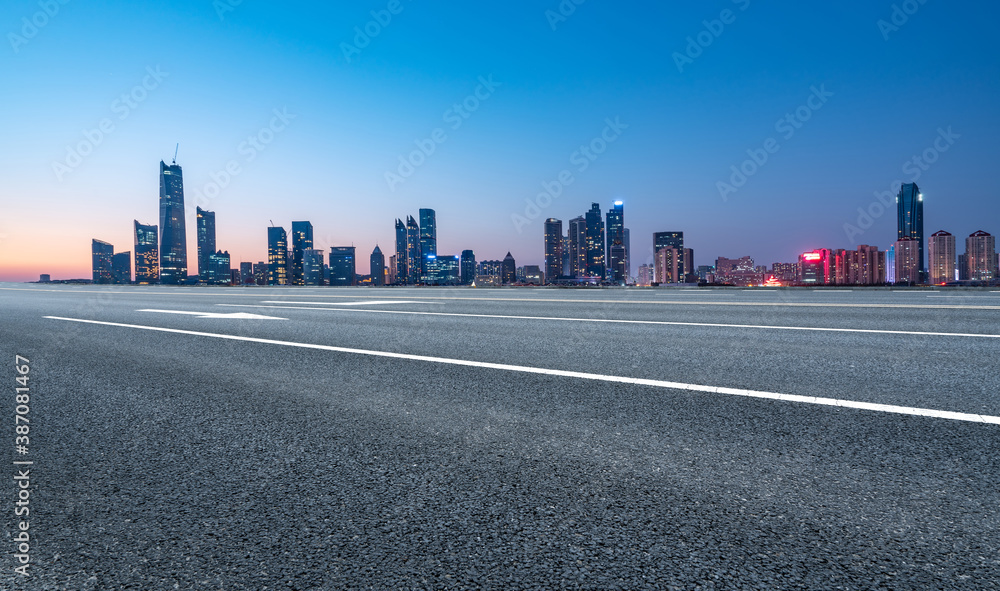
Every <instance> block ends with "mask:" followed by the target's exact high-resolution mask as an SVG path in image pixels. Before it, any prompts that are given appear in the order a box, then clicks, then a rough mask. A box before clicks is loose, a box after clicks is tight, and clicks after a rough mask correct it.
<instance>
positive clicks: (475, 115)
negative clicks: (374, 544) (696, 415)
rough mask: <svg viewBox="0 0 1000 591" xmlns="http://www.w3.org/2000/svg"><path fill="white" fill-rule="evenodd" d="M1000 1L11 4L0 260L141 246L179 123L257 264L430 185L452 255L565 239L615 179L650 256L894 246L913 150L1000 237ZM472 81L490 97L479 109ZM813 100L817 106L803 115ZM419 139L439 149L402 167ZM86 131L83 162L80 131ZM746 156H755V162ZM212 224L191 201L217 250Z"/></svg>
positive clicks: (373, 222) (383, 237)
mask: <svg viewBox="0 0 1000 591" xmlns="http://www.w3.org/2000/svg"><path fill="white" fill-rule="evenodd" d="M64 1H65V0H64ZM46 7H47V8H48V9H49V12H50V13H53V14H52V15H51V16H50V15H48V14H45V13H44V9H45V8H46ZM55 7H57V8H58V10H56V9H55ZM568 7H572V11H571V10H569V8H568ZM390 9H392V10H394V11H395V12H396V14H391V12H390ZM904 9H905V11H904ZM560 10H562V12H563V14H562V15H560V16H559V17H558V18H556V17H554V16H553V15H559V14H560ZM373 11H374V12H375V14H374V15H373ZM727 11H728V12H727ZM907 12H909V13H910V14H907ZM997 12H998V9H997V8H996V7H995V6H993V5H988V6H984V5H983V4H982V3H979V2H971V1H959V2H950V3H945V2H941V1H940V0H927V1H926V2H925V3H923V4H921V3H920V2H919V1H917V0H912V1H911V2H908V3H904V2H896V3H895V4H894V3H893V2H886V3H884V4H883V3H881V2H860V1H846V2H839V3H823V4H818V5H815V6H812V5H803V4H802V3H793V2H771V3H764V2H758V1H755V0H739V1H738V2H734V1H731V0H720V1H713V2H703V3H698V4H697V5H692V4H691V3H684V4H680V3H652V2H631V3H629V2H625V3H610V2H602V1H598V0H586V1H585V2H582V3H581V4H579V5H577V4H574V3H573V2H571V1H567V2H564V3H562V5H561V4H560V2H557V1H551V2H544V1H543V2H505V3H486V4H482V5H478V4H477V5H471V6H456V5H455V4H454V3H445V2H432V1H421V0H399V2H398V4H396V3H391V2H389V1H388V0H380V1H373V2H354V3H350V5H349V6H341V5H339V3H338V4H337V5H334V6H331V5H328V4H327V3H319V2H294V1H293V2H281V3H276V2H264V1H260V0H257V1H255V0H244V1H243V2H240V3H236V0H218V1H216V2H213V1H212V0H198V1H195V0H187V1H173V2H142V3H125V2H109V1H105V2H100V1H96V2H80V1H76V0H68V1H65V3H62V2H60V0H51V2H50V3H46V2H45V1H43V2H41V3H39V2H37V1H36V2H27V1H20V0H16V1H10V2H7V3H5V9H4V11H3V15H2V19H0V31H2V32H3V33H4V36H5V40H6V41H5V45H3V46H0V68H2V69H3V71H4V73H5V76H4V80H5V84H4V86H5V88H4V92H3V94H2V99H0V101H2V105H3V107H4V108H3V112H4V114H5V131H6V133H5V139H6V140H7V141H5V142H4V144H3V146H2V147H0V154H2V158H0V174H2V175H3V178H4V179H5V181H6V182H5V183H4V184H3V186H2V187H0V207H2V211H3V215H2V216H0V279H13V280H24V279H35V278H37V275H38V273H44V272H51V273H52V274H53V275H54V276H59V277H63V276H77V277H86V276H88V275H89V265H90V262H89V252H90V250H89V249H90V239H91V238H99V239H103V240H106V241H109V242H112V243H113V244H115V245H116V247H118V249H119V250H130V249H131V240H132V236H131V223H132V220H133V219H138V220H140V221H143V222H146V223H158V220H157V217H158V209H157V196H158V184H157V182H158V181H157V170H158V168H157V167H158V163H159V160H160V159H165V160H167V161H169V160H170V159H171V158H172V157H173V153H174V147H175V144H176V143H180V155H179V157H178V163H179V164H181V165H182V166H183V167H184V175H185V188H186V195H187V200H188V203H189V204H190V205H191V206H192V212H193V206H194V205H195V204H201V205H203V206H204V207H206V208H207V209H211V210H214V211H215V212H216V216H217V231H218V244H219V247H220V248H223V249H226V250H229V251H230V252H231V253H232V255H233V259H234V261H259V260H263V259H264V258H265V255H266V226H267V225H269V224H270V221H271V220H273V222H274V223H275V224H278V225H283V226H285V227H286V228H288V227H289V226H290V225H291V221H292V220H299V219H305V220H310V221H312V222H313V225H314V226H315V235H316V240H317V243H318V247H319V248H327V247H329V246H331V245H347V244H354V245H356V246H357V247H358V249H359V254H361V253H363V254H367V253H368V252H370V251H371V250H372V248H374V246H375V244H376V243H380V244H381V245H382V247H383V250H391V248H392V241H393V220H394V219H395V218H396V217H404V216H406V215H408V214H411V215H416V213H417V209H418V208H421V207H431V208H434V209H436V210H437V212H438V234H439V242H440V246H439V251H440V252H442V253H455V254H458V253H459V252H460V251H461V250H464V249H467V248H471V249H474V250H475V251H476V254H477V256H478V258H480V259H487V258H502V257H503V255H504V254H505V253H506V252H507V251H511V252H512V253H513V254H514V256H515V258H516V259H517V260H518V263H519V264H540V263H541V262H542V223H541V222H542V219H544V218H545V217H556V218H559V219H562V220H564V221H568V220H569V219H571V218H573V217H575V216H577V215H581V214H582V213H583V212H584V211H585V210H587V209H589V206H590V203H591V202H598V203H600V204H601V205H602V209H604V210H606V209H607V208H608V206H609V205H610V203H611V202H612V201H613V200H615V199H622V200H624V202H625V219H626V226H627V227H629V228H630V229H631V231H632V233H631V234H632V248H633V273H634V272H635V268H636V266H637V264H638V263H642V262H645V259H646V258H648V257H649V256H650V254H649V252H648V251H649V250H650V248H651V242H652V240H651V237H652V233H653V232H654V231H666V230H682V231H684V232H685V237H686V240H687V243H688V246H691V247H693V248H694V249H695V255H696V262H697V264H710V263H711V262H713V261H714V259H715V258H716V257H718V256H727V257H738V256H743V255H750V256H753V257H754V258H755V259H756V260H757V262H758V263H759V264H770V263H772V262H776V261H793V260H795V258H796V257H797V255H798V253H800V252H802V251H804V250H807V249H812V248H820V247H827V248H847V247H853V246H856V245H857V244H862V243H864V244H875V245H878V246H880V247H882V248H886V247H888V246H889V244H890V243H891V242H892V241H893V240H894V239H895V216H894V212H893V211H888V212H885V213H882V211H881V210H883V209H885V208H884V207H882V206H881V204H880V202H879V199H878V198H877V197H876V193H877V192H884V191H887V190H889V188H890V185H891V184H892V183H893V182H896V181H902V180H905V181H909V180H914V179H913V177H914V176H915V171H919V173H920V178H919V179H917V182H918V183H919V184H920V186H921V189H922V190H923V192H924V193H925V196H926V198H925V204H926V205H925V207H926V209H925V219H926V226H927V227H926V230H927V233H928V234H930V233H931V232H933V231H936V230H939V229H945V230H948V231H950V232H952V233H954V234H956V235H958V236H960V237H961V236H966V235H968V234H970V233H971V232H973V231H975V230H979V229H983V230H987V231H989V232H992V233H994V234H996V233H998V232H1000V215H998V214H1000V205H998V200H997V199H996V195H995V194H994V191H993V186H994V183H993V182H991V181H992V180H993V179H992V176H993V175H992V172H993V166H992V164H993V163H994V162H996V161H997V157H998V155H1000V146H998V144H997V142H996V141H995V138H996V137H998V132H1000V114H998V109H997V98H996V97H997V96H1000V93H998V90H1000V89H998V86H1000V68H998V65H1000V57H998V56H1000V41H998V40H997V37H996V35H994V34H993V31H992V30H991V27H992V24H993V23H994V22H995V21H996V17H997V14H996V13H997ZM894 13H895V14H894ZM40 14H41V15H42V16H39V15H40ZM387 16H391V20H389V19H388V18H387ZM376 18H380V19H381V20H382V21H383V22H385V23H387V24H385V25H381V24H376V23H374V21H375V20H376ZM24 19H27V22H29V23H30V22H31V21H32V20H34V22H35V24H32V25H28V26H26V25H25V22H26V21H25V20H24ZM893 19H895V24H892V23H893ZM880 21H882V22H883V24H882V25H881V26H880V24H879V23H880ZM38 24H41V26H37V25H38ZM887 24H888V26H887ZM366 27H367V28H368V30H369V32H377V34H376V35H374V36H372V37H371V38H369V39H367V43H366V40H365V39H364V38H358V37H357V30H358V29H361V30H364V29H365V28H366ZM699 39H700V40H701V41H702V45H704V47H702V45H698V41H699ZM691 40H694V45H692V42H691ZM358 41H360V43H357V42H358ZM358 45H364V47H358ZM346 46H354V47H355V49H356V50H352V49H348V50H347V51H346V52H345V47H346ZM345 53H349V54H350V59H348V57H347V56H346V55H345ZM679 55H680V56H685V57H684V58H682V59H681V60H680V65H678V56H679ZM151 71H152V72H157V73H158V74H157V75H156V76H151V75H150V74H149V72H151ZM481 80H488V81H490V80H491V81H492V84H491V86H493V88H491V89H490V90H488V91H487V90H486V89H484V88H483V87H481V84H482V82H481ZM144 83H145V84H146V87H145V88H143V86H142V85H143V84H144ZM137 89H138V90H137ZM477 89H478V91H479V95H480V96H479V98H478V99H469V97H473V96H475V93H476V92H477ZM816 89H818V90H821V94H822V96H823V97H824V98H823V101H822V102H821V101H819V100H818V99H816V98H813V99H810V97H811V96H812V95H814V92H815V90H816ZM123 95H125V97H126V98H125V99H123V98H122V97H123ZM466 99H469V101H468V104H469V105H474V106H475V107H476V108H475V109H474V110H473V111H472V112H467V113H466V115H468V117H467V118H462V119H460V120H457V119H455V117H454V114H455V111H454V105H456V104H461V103H462V102H463V101H466ZM276 111H277V112H279V113H285V114H286V115H285V116H284V118H277V119H276V116H275V112H276ZM796 113H798V115H796ZM788 114H792V115H793V118H794V117H798V116H802V119H803V120H798V119H795V124H794V127H789V124H787V123H786V124H784V125H781V126H779V125H778V122H779V121H780V120H782V119H784V118H785V117H786V115H788ZM608 120H611V121H619V122H620V123H621V125H620V127H622V129H620V132H619V133H618V134H617V137H616V138H615V139H614V141H613V142H610V143H608V144H607V146H606V150H605V151H604V152H603V153H601V154H600V155H596V158H595V159H594V160H593V161H592V162H590V161H588V167H587V168H586V170H583V171H581V170H580V166H579V158H574V157H573V154H574V153H575V152H577V151H578V150H579V149H580V148H581V146H586V145H590V144H591V142H592V141H593V140H595V139H596V138H599V137H600V136H601V135H602V133H604V132H605V127H606V125H607V123H606V121H608ZM459 121H460V125H458V124H457V123H458V122H459ZM102 123H103V124H104V125H105V129H106V130H110V131H108V132H107V133H104V132H100V133H99V134H98V133H95V132H94V131H93V130H95V129H96V130H98V131H100V128H101V125H102ZM625 126H627V127H625ZM789 129H793V130H794V134H791V135H789V134H788V130H789ZM438 130H440V131H438ZM942 132H944V133H943V134H942ZM442 134H443V135H442ZM88 136H89V137H88ZM251 137H256V138H258V139H257V144H258V145H260V146H261V147H262V148H263V149H260V150H258V149H257V148H252V145H253V143H252V142H250V141H248V138H251ZM435 137H436V138H438V141H434V139H433V138H435ZM942 137H943V138H944V139H941V138H942ZM442 138H443V141H440V140H441V139H442ZM264 140H267V141H269V143H266V145H265V144H264ZM768 140H772V141H771V143H770V144H768ZM418 142H422V143H423V145H424V146H425V147H426V146H428V145H433V147H434V150H433V153H432V154H430V155H429V156H425V157H423V158H422V160H423V162H422V163H421V165H420V166H417V167H415V168H414V171H413V173H412V175H410V176H408V177H406V178H405V179H403V182H397V183H391V182H387V179H386V174H387V173H396V174H398V173H399V171H398V168H399V165H400V162H399V160H400V157H403V158H407V157H408V156H409V155H410V154H411V153H412V152H413V151H414V150H417V149H418ZM428 142H431V143H430V144H428ZM596 145H598V146H600V142H598V144H596ZM81 146H82V147H83V148H84V151H89V152H90V153H88V154H87V155H85V156H82V157H80V158H79V161H76V160H75V159H74V158H73V157H72V155H68V154H67V152H68V151H75V150H76V149H77V148H79V147H81ZM765 146H770V147H771V148H772V149H775V148H776V151H775V152H774V153H768V152H767V150H766V149H765ZM88 148H90V149H88ZM748 151H749V152H748ZM762 154H766V156H767V160H766V162H763V164H757V163H754V162H753V161H752V158H753V156H755V155H756V157H757V158H758V162H761V161H762ZM251 156H253V157H252V158H251ZM915 156H916V157H920V158H924V157H927V158H928V159H929V160H931V161H932V162H928V163H923V164H922V165H920V164H917V165H914V163H913V162H912V159H913V158H914V157H915ZM419 160H420V159H419V158H418V159H417V160H416V161H419ZM748 160H750V163H747V161H748ZM908 162H909V163H910V164H907V163H908ZM67 163H69V164H67ZM734 166H735V167H737V168H741V167H742V168H744V169H745V170H746V171H752V172H753V174H750V175H745V176H746V178H745V183H743V184H742V185H741V186H739V187H736V186H735V183H734V182H733V181H734V179H733V178H732V176H733V171H732V167H734ZM227 167H229V168H230V169H231V170H236V171H238V172H237V174H235V175H229V176H230V177H231V178H229V179H226V178H225V176H226V175H225V174H220V173H221V172H223V171H225V170H226V168H227ZM904 167H905V170H904ZM67 169H68V171H67ZM562 171H570V172H571V173H572V175H573V182H572V183H571V184H568V185H566V186H564V187H563V188H562V192H561V194H560V195H559V197H558V198H556V199H553V200H551V204H549V205H548V206H547V207H543V208H540V210H539V211H538V214H539V216H540V217H539V218H538V219H530V217H531V216H528V215H526V213H534V212H533V210H532V208H531V207H530V206H528V205H527V203H526V200H531V201H534V200H536V198H537V195H538V194H539V193H541V192H542V190H543V183H550V184H551V183H552V182H553V181H555V180H557V179H558V178H559V175H560V173H561V172H562ZM227 174H228V173H227ZM213 179H214V180H213ZM735 180H737V181H738V180H740V179H739V178H738V177H737V179H735ZM720 183H727V184H729V185H731V186H732V188H734V189H736V190H734V191H728V190H726V188H725V187H724V186H720ZM390 185H392V187H390ZM723 194H725V195H723ZM542 203H543V204H545V203H547V201H542ZM858 208H862V209H863V210H866V211H867V212H868V213H869V214H877V215H872V218H871V219H870V220H867V219H864V218H862V219H861V220H859V217H860V214H859V212H858ZM516 216H523V217H521V218H518V217H516ZM525 222H527V223H525ZM869 222H870V226H869ZM193 225H194V217H193V213H192V215H190V216H189V218H188V227H189V252H192V253H193V252H194V233H193V231H191V230H190V229H191V228H193ZM852 226H853V228H854V229H853V230H852ZM960 241H961V240H960ZM386 247H388V249H387V248H386ZM960 250H961V248H960ZM359 258H361V259H362V260H364V259H365V258H366V257H364V256H361V257H359ZM191 264H192V267H193V266H194V265H193V257H192V263H191ZM362 266H363V265H362ZM360 270H361V271H362V272H364V271H366V270H367V269H366V268H362V269H360ZM192 272H194V269H193V268H192Z"/></svg>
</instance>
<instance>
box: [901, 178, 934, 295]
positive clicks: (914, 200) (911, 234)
mask: <svg viewBox="0 0 1000 591" xmlns="http://www.w3.org/2000/svg"><path fill="white" fill-rule="evenodd" d="M896 214H897V218H898V220H897V228H898V234H899V235H898V236H897V239H898V240H902V239H903V238H910V239H913V240H916V241H917V251H918V253H919V254H918V256H919V259H920V260H919V263H920V264H919V265H918V267H919V269H920V277H921V279H922V278H923V277H925V276H926V274H927V266H926V265H925V264H924V196H923V195H922V194H921V193H920V187H918V186H917V184H916V183H904V184H903V186H901V187H900V188H899V195H897V196H896ZM896 256H897V257H898V256H899V253H898V252H897V254H896ZM896 281H901V280H900V279H899V277H897V278H896Z"/></svg>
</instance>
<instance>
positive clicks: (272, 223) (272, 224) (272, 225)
mask: <svg viewBox="0 0 1000 591" xmlns="http://www.w3.org/2000/svg"><path fill="white" fill-rule="evenodd" d="M267 221H269V222H271V227H272V228H273V227H274V220H267Z"/></svg>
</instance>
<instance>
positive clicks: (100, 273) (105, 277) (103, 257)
mask: <svg viewBox="0 0 1000 591" xmlns="http://www.w3.org/2000/svg"><path fill="white" fill-rule="evenodd" d="M90 253H91V262H92V267H93V275H94V279H93V281H94V283H98V284H102V285H106V284H110V283H111V282H112V281H113V280H114V274H113V271H112V265H113V259H114V256H115V247H114V246H112V245H111V244H109V243H107V242H105V241H103V240H97V239H94V240H92V241H91V243H90Z"/></svg>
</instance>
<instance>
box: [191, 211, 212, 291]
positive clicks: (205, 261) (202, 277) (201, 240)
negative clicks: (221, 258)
mask: <svg viewBox="0 0 1000 591" xmlns="http://www.w3.org/2000/svg"><path fill="white" fill-rule="evenodd" d="M196 214H197V218H196V229H197V231H198V280H199V281H201V282H202V283H215V280H214V277H213V276H212V264H211V261H210V260H209V259H210V257H211V256H212V255H213V254H215V253H216V250H215V212H214V211H205V210H204V209H202V208H200V207H198V208H196Z"/></svg>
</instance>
